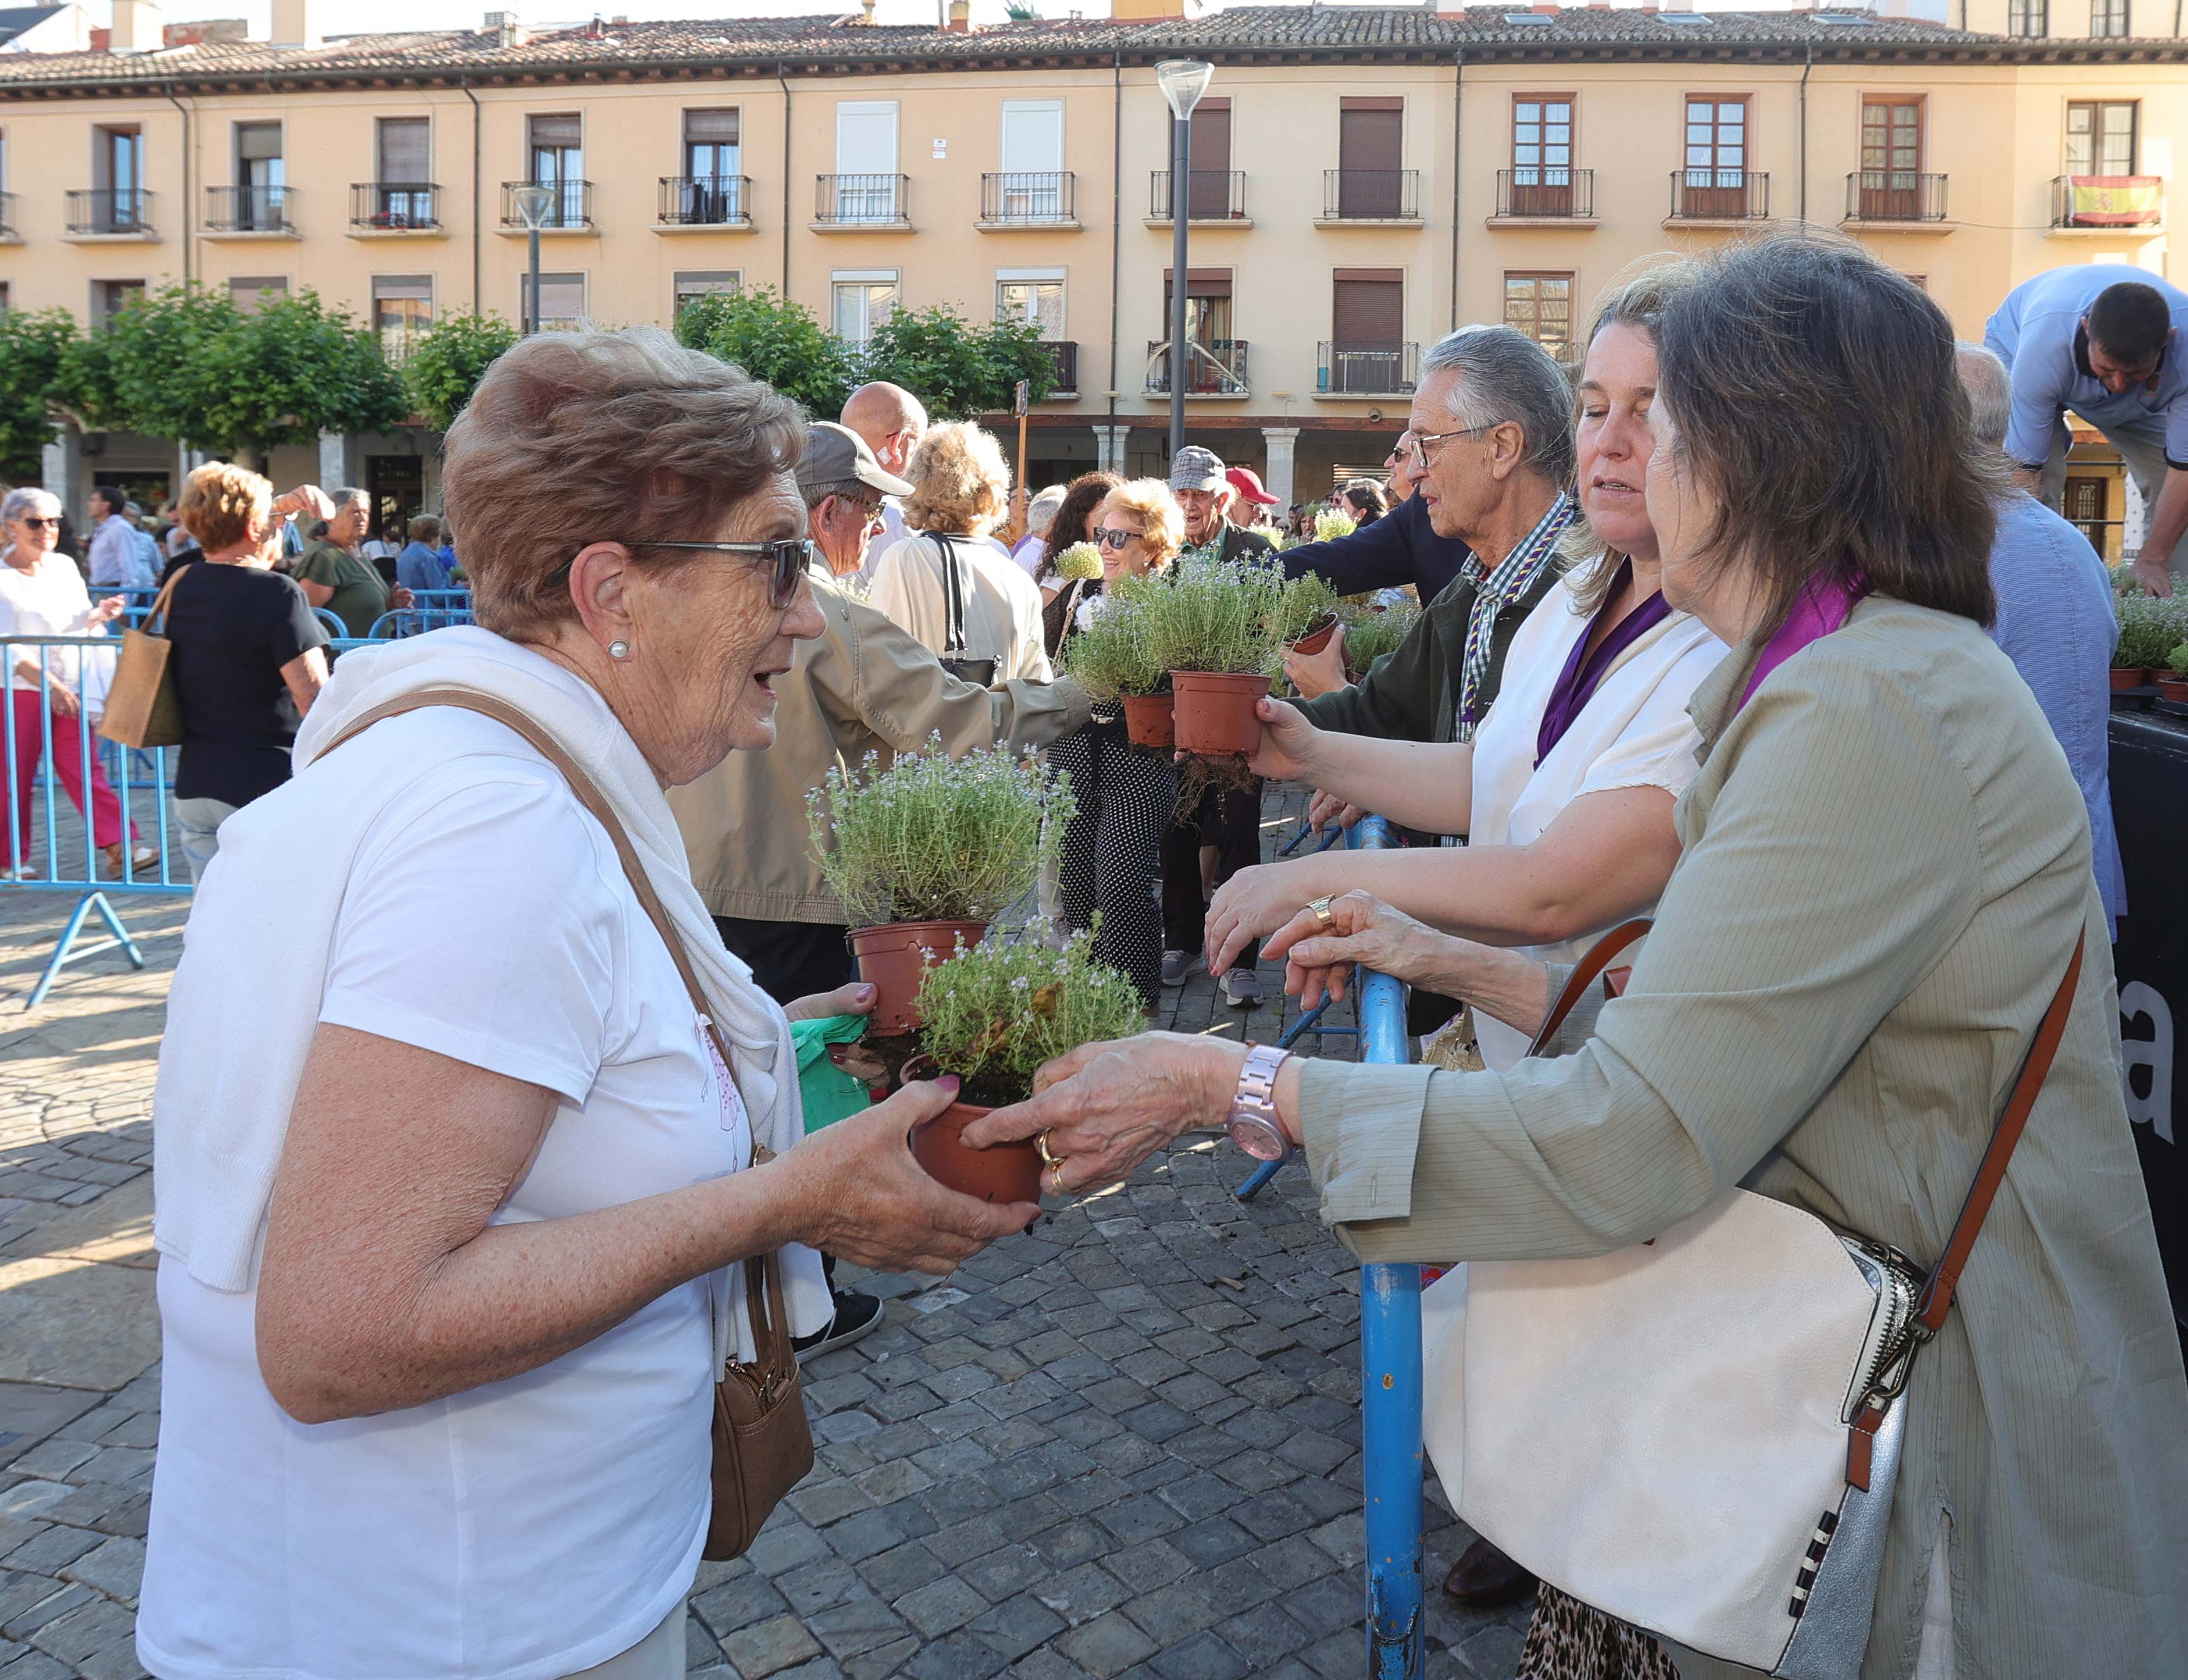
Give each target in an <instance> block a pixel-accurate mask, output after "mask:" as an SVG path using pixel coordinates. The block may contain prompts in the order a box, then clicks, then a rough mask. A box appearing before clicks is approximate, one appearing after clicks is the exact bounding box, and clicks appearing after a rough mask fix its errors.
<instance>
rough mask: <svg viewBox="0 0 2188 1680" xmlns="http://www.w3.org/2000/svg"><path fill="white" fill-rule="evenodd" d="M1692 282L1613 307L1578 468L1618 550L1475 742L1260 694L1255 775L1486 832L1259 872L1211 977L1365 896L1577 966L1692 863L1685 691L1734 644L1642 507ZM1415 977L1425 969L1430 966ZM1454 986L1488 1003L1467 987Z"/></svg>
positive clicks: (1558, 607)
mask: <svg viewBox="0 0 2188 1680" xmlns="http://www.w3.org/2000/svg"><path fill="white" fill-rule="evenodd" d="M1682 283H1683V271H1682V270H1680V269H1679V268H1676V267H1672V268H1664V269H1658V270H1654V271H1652V272H1651V273H1649V275H1647V276H1646V277H1644V278H1643V279H1638V280H1636V281H1635V282H1633V284H1632V285H1629V286H1627V287H1626V288H1625V289H1624V290H1621V291H1620V292H1619V293H1617V294H1616V296H1613V297H1612V298H1611V299H1610V301H1609V302H1607V303H1606V304H1605V305H1604V307H1603V309H1602V310H1601V312H1600V313H1599V314H1598V316H1597V318H1596V321H1595V324H1594V328H1593V332H1592V333H1591V335H1590V337H1589V341H1588V348H1587V362H1586V364H1585V366H1584V367H1583V369H1582V379H1581V386H1580V392H1579V408H1578V424H1577V427H1576V443H1577V454H1578V457H1579V466H1578V471H1577V473H1576V479H1577V485H1576V488H1577V491H1578V493H1579V498H1580V503H1581V507H1582V510H1583V511H1584V512H1585V513H1586V515H1587V520H1588V523H1589V526H1590V527H1591V528H1592V529H1593V532H1594V533H1595V535H1596V537H1597V538H1598V539H1599V540H1600V541H1601V542H1602V543H1603V544H1604V552H1603V553H1602V554H1601V555H1599V556H1597V558H1596V559H1595V560H1594V561H1592V562H1590V563H1588V564H1587V565H1584V566H1582V567H1576V568H1575V569H1574V570H1572V571H1571V572H1568V573H1567V574H1566V575H1565V577H1564V578H1560V579H1559V583H1558V585H1557V587H1556V588H1554V589H1552V590H1551V591H1550V593H1549V594H1548V595H1546V596H1544V597H1543V599H1542V604H1541V605H1540V606H1537V608H1536V609H1535V611H1534V612H1532V613H1531V614H1530V615H1529V616H1528V617H1527V620H1526V622H1525V623H1524V624H1522V625H1521V626H1520V630H1519V633H1518V634H1516V635H1514V637H1513V639H1512V645H1511V648H1510V651H1508V653H1507V654H1506V655H1505V658H1504V679H1503V688H1502V690H1501V691H1500V692H1499V693H1498V695H1497V702H1496V704H1495V705H1494V706H1492V708H1490V710H1489V713H1488V714H1487V716H1486V717H1485V718H1484V719H1482V721H1481V724H1480V728H1479V729H1478V730H1475V736H1474V738H1473V740H1472V741H1466V742H1461V743H1458V744H1456V745H1430V744H1426V743H1423V742H1416V741H1381V740H1376V739H1373V738H1370V737H1368V736H1351V735H1335V734H1331V733H1329V732H1328V731H1325V730H1317V729H1316V728H1315V727H1313V725H1311V724H1309V723H1308V722H1307V721H1306V720H1305V719H1304V718H1303V717H1301V716H1300V713H1298V712H1297V711H1296V710H1295V709H1294V708H1292V707H1289V706H1287V705H1284V704H1283V703H1282V702H1276V701H1271V702H1264V717H1265V719H1266V721H1267V724H1268V728H1267V730H1266V732H1265V736H1264V739H1263V742H1262V747H1261V751H1260V755H1259V756H1258V757H1257V758H1255V760H1254V769H1255V771H1256V772H1257V773H1258V774H1260V775H1268V776H1281V777H1284V778H1287V779H1291V780H1296V781H1306V782H1308V783H1310V784H1311V785H1312V786H1316V787H1318V788H1321V789H1322V790H1323V792H1326V793H1328V794H1331V795H1333V796H1335V797H1336V798H1340V799H1344V800H1346V801H1349V802H1351V803H1355V804H1357V805H1359V806H1360V807H1361V808H1362V809H1366V810H1372V811H1376V812H1379V813H1380V814H1381V815H1384V816H1386V817H1388V818H1389V819H1390V820H1392V821H1393V822H1397V823H1402V824H1404V825H1405V826H1408V827H1411V828H1418V829H1421V830H1424V831H1426V832H1430V833H1437V834H1463V835H1465V836H1466V837H1467V838H1468V842H1469V843H1468V844H1467V845H1466V847H1465V848H1463V850H1437V849H1430V850H1412V851H1398V852H1384V853H1372V854H1362V853H1357V852H1339V851H1334V852H1329V853H1327V854H1321V855H1318V856H1316V857H1312V858H1308V859H1304V860H1300V861H1298V862H1294V863H1283V864H1275V865H1262V866H1260V867H1259V868H1256V869H1251V870H1244V871H1240V872H1239V873H1238V874H1237V875H1235V876H1233V877H1232V878H1231V880H1230V881H1229V882H1227V883H1225V885H1224V886H1223V887H1221V888H1219V889H1218V890H1217V892H1216V894H1215V900H1214V902H1213V903H1212V904H1211V905H1210V908H1209V917H1208V922H1209V926H1208V948H1209V950H1210V952H1212V953H1214V956H1212V957H1211V959H1210V966H1211V967H1212V968H1217V969H1220V967H1221V964H1222V963H1223V962H1226V961H1229V959H1230V956H1231V954H1232V952H1234V951H1235V950H1238V948H1240V947H1242V946H1243V945H1244V944H1245V943H1246V941H1247V940H1249V939H1255V938H1262V937H1266V936H1267V935H1270V934H1272V933H1276V932H1277V930H1278V929H1279V928H1282V927H1284V926H1285V924H1286V923H1288V922H1291V921H1292V920H1293V919H1294V917H1295V916H1299V915H1300V911H1301V910H1303V909H1304V908H1305V906H1306V905H1309V904H1311V903H1313V902H1315V901H1317V900H1319V899H1323V898H1325V897H1328V896H1331V895H1335V894H1345V893H1348V892H1358V893H1360V894H1363V895H1367V896H1372V897H1373V899H1376V900H1377V901H1378V902H1379V904H1383V905H1390V906H1393V907H1395V908H1396V910H1400V911H1402V912H1405V913H1406V914H1407V915H1409V916H1413V917H1417V918H1418V919H1419V920H1420V921H1421V922H1425V923H1428V924H1429V925H1430V926H1431V927H1436V928H1440V929H1442V930H1444V931H1445V932H1447V933H1456V934H1460V935H1463V936H1465V937H1466V938H1467V939H1469V940H1474V941H1479V942H1480V944H1481V945H1484V946H1494V947H1507V948H1516V949H1517V950H1520V951H1521V952H1523V953H1524V954H1525V956H1528V957H1531V958H1532V959H1535V960H1536V961H1537V962H1540V961H1571V960H1572V959H1573V958H1574V957H1575V956H1577V955H1578V954H1580V953H1581V952H1582V951H1584V950H1586V949H1587V944H1588V941H1589V939H1590V938H1591V937H1592V936H1593V935H1594V934H1596V933H1600V932H1601V931H1602V930H1604V928H1607V927H1610V926H1612V925H1614V924H1615V923H1616V922H1621V921H1622V920H1624V919H1625V918H1626V917H1627V916H1634V915H1638V914H1642V913H1644V912H1646V911H1647V910H1648V909H1649V907H1650V906H1651V905H1654V904H1655V900H1656V898H1657V895H1658V894H1660V893H1661V892H1662V890H1663V887H1664V883H1665V882H1666V880H1668V879H1669V878H1670V876H1671V872H1672V865H1673V864H1674V863H1675V862H1676V861H1677V860H1678V853H1679V843H1678V835H1677V833H1676V832H1674V830H1673V827H1672V805H1673V803H1675V802H1676V801H1677V799H1678V796H1679V794H1680V792H1682V791H1683V789H1684V788H1685V787H1686V786H1687V784H1688V783H1689V782H1690V781H1693V780H1694V778H1695V775H1697V774H1698V772H1699V770H1700V764H1699V763H1698V761H1697V758H1696V756H1695V748H1696V747H1698V746H1699V745H1700V734H1699V733H1698V731H1697V730H1695V724H1694V721H1693V719H1690V718H1689V716H1688V715H1687V709H1686V708H1687V702H1688V700H1689V698H1690V697H1691V696H1692V695H1693V693H1694V691H1695V685H1697V684H1698V683H1700V681H1701V679H1703V678H1704V677H1705V676H1706V675H1708V674H1709V673H1710V671H1711V669H1712V668H1714V667H1715V666H1716V665H1717V662H1719V661H1720V660H1722V659H1723V657H1724V656H1725V652H1726V649H1725V646H1724V644H1723V642H1721V641H1719V640H1717V637H1715V636H1714V635H1712V634H1710V632H1709V630H1708V629H1707V628H1706V626H1704V625H1703V624H1702V623H1701V622H1700V620H1698V619H1696V618H1695V617H1694V616H1693V615H1692V614H1690V613H1686V612H1675V611H1673V610H1672V608H1671V607H1670V606H1667V605H1666V602H1665V600H1664V597H1663V594H1662V590H1661V573H1662V568H1661V564H1660V562H1659V560H1658V555H1657V543H1656V533H1655V530H1654V529H1653V528H1652V527H1650V525H1649V511H1648V509H1647V507H1646V505H1644V502H1643V500H1642V477H1643V475H1644V472H1645V471H1646V470H1647V467H1648V462H1649V453H1650V448H1651V444H1650V441H1649V426H1648V417H1649V403H1650V400H1651V399H1652V398H1653V397H1654V396H1655V386H1656V351H1655V339H1654V337H1653V336H1652V324H1653V321H1654V319H1655V315H1656V313H1657V312H1658V311H1659V310H1661V308H1662V307H1663V304H1664V302H1665V301H1666V298H1667V297H1668V296H1670V294H1671V291H1672V288H1674V287H1676V286H1678V285H1680V284H1682ZM1445 447H1446V448H1453V447H1456V444H1455V443H1454V444H1446V446H1445ZM1356 908H1357V905H1355V909H1356ZM1331 909H1332V910H1333V912H1334V909H1335V906H1334V905H1332V906H1331ZM1310 920H1311V922H1313V925H1316V926H1319V922H1318V919H1314V918H1311V919H1310ZM1289 943H1290V941H1289V939H1287V940H1286V941H1285V942H1284V944H1283V945H1281V946H1278V947H1276V948H1274V949H1272V951H1271V953H1270V954H1271V955H1282V954H1283V951H1284V950H1286V949H1288V948H1289ZM1401 978H1407V979H1418V980H1420V981H1422V982H1423V983H1424V984H1427V983H1428V981H1429V976H1428V975H1426V974H1425V973H1423V974H1419V975H1410V974H1401ZM1444 978H1446V979H1449V978H1452V977H1451V976H1449V975H1446V976H1445V977H1444ZM1446 995H1452V996H1464V997H1468V998H1470V999H1475V998H1479V993H1478V992H1477V991H1476V990H1469V989H1460V990H1455V991H1450V992H1447V993H1446ZM1479 1001H1480V1002H1481V1003H1482V1004H1483V1005H1485V1006H1484V1007H1477V1009H1476V1010H1475V1028H1476V1030H1477V1032H1478V1033H1479V1034H1480V1051H1481V1054H1482V1057H1483V1058H1484V1059H1485V1060H1486V1062H1487V1063H1488V1065H1489V1066H1491V1067H1492V1068H1505V1067H1508V1066H1510V1065H1511V1064H1512V1063H1514V1061H1516V1060H1518V1059H1519V1057H1520V1054H1521V1052H1522V1051H1524V1050H1525V1047H1526V1045H1527V1041H1528V1037H1529V1034H1530V1031H1531V1027H1532V1024H1533V1023H1532V1022H1531V1021H1522V1022H1520V1023H1516V1024H1515V1023H1511V1022H1508V1021H1506V1020H1501V1019H1499V1018H1498V1017H1497V1013H1496V1012H1495V1011H1494V1010H1492V1009H1490V1008H1487V1007H1486V1004H1487V1003H1488V1002H1489V1001H1491V1000H1489V999H1487V998H1480V999H1479ZM1546 1002H1547V1001H1546ZM1540 1013H1541V1011H1540V1010H1537V1012H1536V1016H1537V1018H1539V1016H1540Z"/></svg>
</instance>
